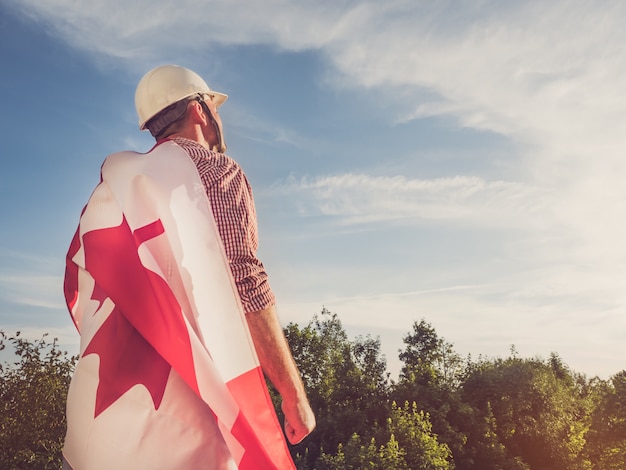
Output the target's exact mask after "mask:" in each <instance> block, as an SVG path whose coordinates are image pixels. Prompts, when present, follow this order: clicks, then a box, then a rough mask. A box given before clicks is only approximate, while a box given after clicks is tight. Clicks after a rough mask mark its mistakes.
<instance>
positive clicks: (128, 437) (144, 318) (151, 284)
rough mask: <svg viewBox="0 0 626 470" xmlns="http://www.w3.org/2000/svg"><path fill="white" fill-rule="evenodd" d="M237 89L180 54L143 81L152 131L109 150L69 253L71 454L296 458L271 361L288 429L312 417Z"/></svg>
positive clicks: (119, 461) (81, 458)
mask: <svg viewBox="0 0 626 470" xmlns="http://www.w3.org/2000/svg"><path fill="white" fill-rule="evenodd" d="M226 98H227V96H226V95H224V94H221V93H218V92H215V91H213V90H211V89H210V88H209V87H208V85H207V84H206V82H205V81H204V80H203V79H202V78H201V77H200V76H198V75H197V74H196V73H195V72H193V71H191V70H188V69H186V68H183V67H178V66H174V65H165V66H161V67H157V68H155V69H153V70H151V71H150V72H148V73H147V74H146V75H145V76H144V77H143V78H142V79H141V81H140V82H139V84H138V86H137V90H136V94H135V105H136V109H137V113H138V115H139V121H140V122H139V124H140V128H141V129H142V130H143V129H149V130H150V132H151V134H152V135H153V136H154V137H155V138H156V140H157V143H156V145H155V147H154V148H153V149H152V150H151V151H150V152H149V153H148V154H145V155H140V154H135V153H133V152H123V153H120V154H115V155H112V156H110V157H108V158H107V160H106V161H105V163H104V165H103V167H102V180H101V183H100V184H99V185H98V187H97V188H96V190H95V191H94V193H93V194H92V197H91V198H90V201H89V203H88V205H87V207H86V208H85V210H84V212H83V215H82V216H81V222H80V225H79V229H78V231H77V234H76V236H75V237H74V240H73V242H72V245H71V247H70V250H69V253H68V266H67V269H66V279H65V295H66V299H67V302H68V306H69V308H70V312H71V314H72V318H73V319H74V321H75V323H76V326H77V328H78V329H79V331H80V332H81V357H80V360H79V363H78V365H77V368H76V372H75V374H74V377H73V379H72V384H71V386H70V391H69V393H68V413H67V416H68V432H67V436H66V442H65V447H64V459H65V460H66V462H65V463H64V464H65V465H66V467H70V468H74V470H80V469H81V468H89V469H92V468H151V469H152V468H194V469H195V468H209V469H214V468H215V469H218V468H219V469H222V468H228V469H233V468H240V469H242V468H281V469H282V468H293V462H292V461H291V459H290V458H289V456H288V453H287V450H286V447H285V446H284V440H283V438H282V436H279V433H278V434H277V433H276V430H275V429H274V422H275V421H276V418H275V416H274V415H273V410H271V403H270V402H269V399H268V395H267V391H266V390H265V389H264V385H263V384H262V380H263V379H262V376H261V375H260V374H258V373H257V372H256V371H257V370H260V368H262V370H263V372H264V373H265V375H266V376H267V378H268V379H269V380H270V381H271V382H272V384H273V385H274V386H275V388H276V389H277V390H278V392H279V393H280V395H281V397H282V411H283V413H284V415H285V421H284V432H285V434H286V436H287V439H288V440H289V442H291V443H292V444H295V443H298V442H300V441H301V440H302V439H304V438H305V437H306V436H307V435H308V434H309V433H310V432H311V431H312V430H313V428H314V427H315V417H314V415H313V412H312V410H311V408H310V406H309V403H308V400H307V397H306V393H305V390H304V386H303V384H302V381H301V379H300V375H299V372H298V370H297V367H296V365H295V362H294V360H293V357H292V355H291V352H290V350H289V346H288V345H287V342H286V339H285V337H284V335H283V332H282V328H281V326H280V324H279V322H278V319H277V314H276V307H275V298H274V295H273V293H272V290H271V288H270V286H269V283H268V280H267V274H266V272H265V270H264V268H263V265H262V264H261V262H260V261H259V260H258V259H257V257H256V249H257V244H258V241H257V227H256V214H255V209H254V202H253V198H252V193H251V189H250V186H249V184H248V182H247V180H246V177H245V175H244V174H243V172H242V170H241V168H240V167H239V166H238V165H237V164H236V163H235V162H234V161H233V160H232V159H230V158H229V157H227V156H226V155H224V153H223V152H224V151H225V149H226V145H225V143H224V134H223V129H222V122H221V119H220V116H219V114H218V111H217V108H218V107H219V106H220V105H221V104H223V103H224V101H226ZM198 188H201V189H200V191H198ZM249 340H251V344H250V341H249ZM257 358H258V361H257ZM259 364H260V368H259V367H258V365H259ZM280 441H282V442H283V444H281V442H280Z"/></svg>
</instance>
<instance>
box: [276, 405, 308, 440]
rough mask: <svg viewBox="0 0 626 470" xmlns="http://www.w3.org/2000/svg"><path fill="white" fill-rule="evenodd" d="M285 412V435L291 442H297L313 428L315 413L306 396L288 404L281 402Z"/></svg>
mask: <svg viewBox="0 0 626 470" xmlns="http://www.w3.org/2000/svg"><path fill="white" fill-rule="evenodd" d="M282 410H283V413H284V414H285V435H286V436H287V439H288V440H289V442H290V443H291V444H298V443H299V442H301V441H302V439H304V438H305V437H307V436H308V435H309V434H311V432H312V431H313V429H315V415H314V414H313V410H312V409H311V406H310V405H309V402H308V400H307V399H306V398H304V400H300V401H297V402H295V403H294V404H288V403H287V402H286V401H283V403H282Z"/></svg>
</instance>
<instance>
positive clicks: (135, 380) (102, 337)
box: [83, 307, 171, 418]
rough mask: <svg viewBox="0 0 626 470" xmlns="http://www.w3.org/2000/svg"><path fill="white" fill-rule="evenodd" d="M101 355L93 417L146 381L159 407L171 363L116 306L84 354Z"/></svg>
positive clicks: (155, 403)
mask: <svg viewBox="0 0 626 470" xmlns="http://www.w3.org/2000/svg"><path fill="white" fill-rule="evenodd" d="M89 354H97V355H98V356H100V369H99V372H98V374H99V377H98V378H99V383H98V391H97V393H96V408H95V411H94V418H96V417H98V415H99V414H100V413H102V412H103V411H104V410H106V409H107V408H108V407H109V406H111V404H113V403H114V402H115V401H117V399H118V398H120V397H121V396H122V395H123V394H124V393H126V392H127V391H128V390H130V389H131V388H132V387H134V386H135V385H137V384H143V385H144V386H145V387H146V388H147V389H148V392H149V393H150V395H151V396H152V402H153V403H154V409H155V410H157V409H159V406H160V405H161V400H162V399H163V393H164V392H165V386H166V385H167V378H168V376H169V374H170V369H171V366H170V365H169V364H168V363H167V362H166V361H165V360H164V359H163V358H162V357H161V356H160V355H159V354H158V353H157V352H156V351H155V350H154V348H153V347H152V346H151V345H150V343H148V342H147V341H146V340H145V338H144V337H143V336H141V335H140V334H139V332H138V331H137V330H136V329H135V328H133V326H132V325H131V324H130V323H129V322H128V320H126V318H125V317H124V315H122V314H121V313H120V311H119V309H118V308H117V307H115V309H114V310H113V311H112V312H111V314H110V315H109V316H108V318H107V319H106V320H105V321H104V323H103V324H102V326H101V327H100V329H99V330H98V331H97V332H96V334H95V335H94V337H93V338H92V340H91V342H90V343H89V346H87V349H85V352H84V353H83V357H84V356H88V355H89Z"/></svg>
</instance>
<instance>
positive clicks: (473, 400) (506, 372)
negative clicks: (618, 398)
mask: <svg viewBox="0 0 626 470" xmlns="http://www.w3.org/2000/svg"><path fill="white" fill-rule="evenodd" d="M470 369H471V370H470V372H469V373H468V376H467V379H466V380H465V383H464V384H463V387H462V398H463V400H464V401H466V402H467V403H468V404H470V405H471V406H473V407H474V408H476V409H477V410H480V412H481V414H482V415H483V416H486V417H490V416H493V418H490V419H492V420H493V424H492V425H491V427H492V429H493V430H494V433H495V434H494V436H493V438H492V441H494V442H495V443H498V442H499V443H501V444H503V445H504V446H505V447H506V450H507V454H508V457H509V458H512V459H515V458H516V457H517V458H518V459H517V461H518V463H522V462H525V463H526V464H528V466H529V467H530V468H532V469H542V470H561V469H564V468H567V469H571V470H575V469H580V470H583V469H590V468H591V463H590V462H589V461H588V460H586V459H585V458H584V455H583V452H582V451H583V448H584V444H585V434H586V432H587V430H588V428H589V413H590V401H589V397H588V396H587V395H586V394H585V393H584V390H583V388H582V387H580V386H579V384H580V383H581V381H583V380H582V379H581V378H579V377H577V376H575V374H573V373H571V372H570V371H569V370H568V369H567V368H566V367H565V366H564V365H563V364H562V362H561V361H560V359H559V358H558V356H556V355H554V356H553V357H552V358H551V360H550V361H548V362H547V363H546V362H544V361H542V360H541V359H520V358H518V357H509V358H508V359H505V360H502V359H496V360H493V361H482V362H480V363H477V364H474V365H473V366H472V367H471V368H470ZM496 431H497V432H496ZM484 437H485V436H484V435H479V434H476V433H473V434H470V445H472V446H474V447H478V448H480V447H481V446H482V448H483V449H484V448H485V446H484V444H485V442H486V441H485V439H484ZM496 437H497V439H495V438H496ZM519 459H521V461H520V460H519ZM476 468H481V469H482V468H497V467H491V466H490V467H484V466H482V467H476Z"/></svg>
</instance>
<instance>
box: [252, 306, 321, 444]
mask: <svg viewBox="0 0 626 470" xmlns="http://www.w3.org/2000/svg"><path fill="white" fill-rule="evenodd" d="M246 319H247V321H248V326H249V328H250V334H251V336H252V341H253V342H254V346H255V348H256V351H257V355H258V356H259V362H260V363H261V368H262V369H263V372H264V373H265V375H266V376H267V378H268V379H269V380H270V382H272V384H273V385H274V387H276V390H278V393H280V395H281V397H282V399H283V405H282V407H283V412H284V413H285V432H286V433H287V437H288V438H289V441H290V442H291V443H292V444H295V443H297V442H299V441H301V440H302V439H303V438H304V437H306V435H308V434H309V433H310V432H311V431H312V430H313V428H314V427H315V417H314V415H313V412H312V411H311V407H310V406H309V402H308V399H307V397H306V391H305V389H304V385H303V383H302V379H301V377H300V372H299V371H298V367H297V366H296V363H295V361H294V359H293V356H292V354H291V350H290V349H289V345H288V343H287V339H286V338H285V335H284V333H283V329H282V327H281V326H280V323H279V322H278V316H277V314H276V309H275V307H273V306H272V307H269V308H267V309H264V310H259V311H257V312H251V313H248V314H246Z"/></svg>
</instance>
